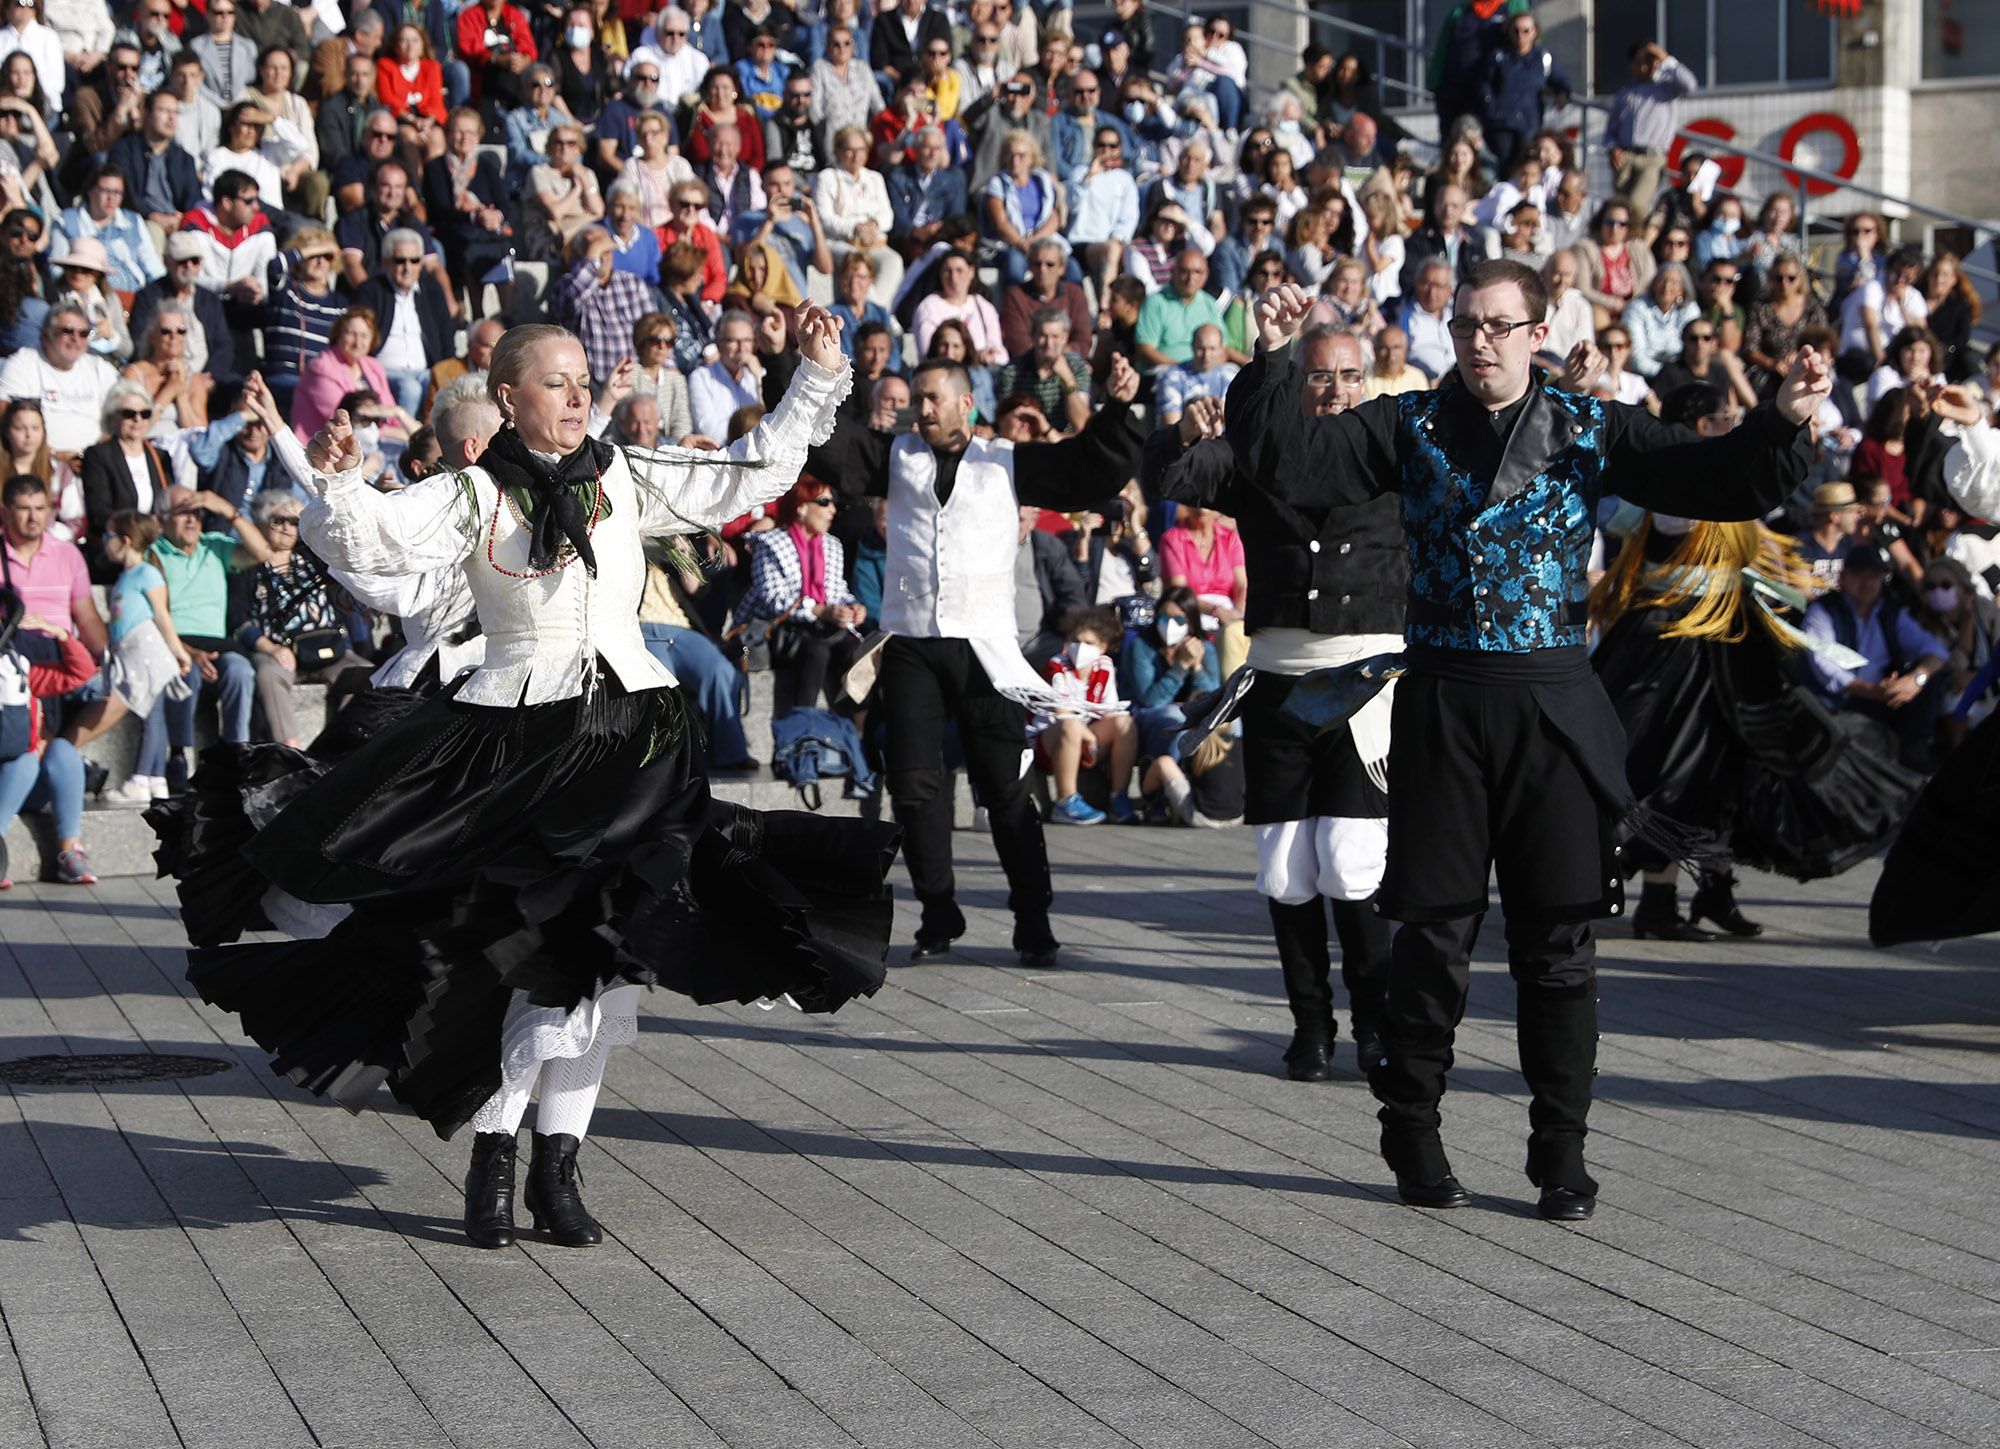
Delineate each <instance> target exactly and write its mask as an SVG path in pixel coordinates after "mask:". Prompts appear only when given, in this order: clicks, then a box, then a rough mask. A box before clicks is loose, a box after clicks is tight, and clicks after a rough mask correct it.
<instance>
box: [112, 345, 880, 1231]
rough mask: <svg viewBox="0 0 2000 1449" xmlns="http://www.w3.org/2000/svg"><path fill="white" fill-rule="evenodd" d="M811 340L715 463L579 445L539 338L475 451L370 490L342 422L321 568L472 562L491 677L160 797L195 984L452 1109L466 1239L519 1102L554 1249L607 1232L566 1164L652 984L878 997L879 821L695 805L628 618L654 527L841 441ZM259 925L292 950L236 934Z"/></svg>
mask: <svg viewBox="0 0 2000 1449" xmlns="http://www.w3.org/2000/svg"><path fill="white" fill-rule="evenodd" d="M799 334H800V348H801V352H802V354H803V357H804V361H803V363H802V364H801V366H800V367H799V369H798V372H797V375H796V376H795V378H794V380H793V382H792V385H791V387H790V389H789V390H788V391H787V392H786V394H785V397H784V398H783V400H782V401H781V402H780V403H779V404H778V406H777V407H776V408H775V409H774V410H773V411H772V412H771V414H770V415H769V416H768V417H766V418H765V419H764V420H763V421H762V422H761V423H760V424H759V425H758V426H757V427H756V429H755V430H753V431H752V432H751V433H750V434H749V435H748V436H747V437H745V438H743V439H741V440H740V441H739V442H737V443H736V444H735V445H733V446H732V447H731V448H730V449H729V450H728V452H727V453H723V454H711V455H704V454H684V453H678V452H674V453H647V452H643V451H640V450H631V451H630V452H628V451H626V450H622V449H619V448H614V447H612V446H609V445H607V444H604V443H601V442H598V441H596V440H594V439H592V438H590V437H589V436H588V435H587V426H588V423H589V419H590V409H591V388H590V376H589V371H588V367H587V364H586V362H585V359H584V353H583V348H582V346H581V345H580V344H579V343H578V342H577V340H576V339H575V338H574V337H572V336H571V335H570V334H569V333H567V332H565V331H564V330H562V329H561V328H557V327H541V326H536V327H517V328H515V329H513V330H512V331H510V332H509V333H508V334H507V336H506V337H504V338H503V339H502V340H501V342H500V344H499V345H498V346H497V347H496V348H495V349H494V353H493V361H492V365H491V368H490V370H489V380H488V390H489V392H490V394H491V396H492V398H493V401H494V402H495V404H497V405H498V407H499V409H500V412H501V416H502V420H503V423H502V427H501V431H500V432H499V434H497V435H496V436H495V438H494V440H493V442H492V443H491V444H490V445H489V446H488V448H487V450H486V452H485V453H484V454H483V455H482V456H481V458H480V462H479V464H478V466H476V467H470V468H466V469H463V470H461V471H456V472H452V473H444V474H440V475H439V476H437V477H434V478H431V479H426V480H425V481H424V482H422V483H419V484H417V485H416V486H414V487H411V488H407V489H404V490H403V491H401V492H398V493H378V492H376V491H375V490H374V489H373V488H372V487H370V486H369V485H368V484H367V483H366V482H365V481H364V480H363V479H362V477H361V475H360V472H359V465H360V462H361V457H360V449H359V447H358V446H357V444H356V442H355V438H354V434H353V430H352V427H351V425H350V423H349V420H348V418H347V417H346V415H345V414H344V413H340V414H336V415H335V417H334V419H333V420H332V421H331V422H330V423H329V424H328V425H327V427H326V428H325V429H324V430H323V431H322V432H321V433H320V435H319V436H318V437H317V438H315V439H314V441H313V444H312V447H311V449H310V450H309V457H310V460H311V462H312V465H313V468H314V479H313V483H314V486H315V487H316V489H317V490H318V491H319V493H320V497H319V498H318V499H316V500H315V501H314V502H313V503H312V504H311V505H310V506H309V508H308V510H307V512H308V515H309V526H310V527H311V528H312V529H313V532H314V536H316V537H317V538H318V539H319V541H320V547H321V551H322V554H323V556H324V559H325V561H326V562H327V563H328V564H329V565H330V566H332V567H335V568H341V569H346V570H350V571H353V572H356V573H364V574H376V575H387V574H393V573H397V572H408V573H427V572H437V571H444V570H450V569H462V570H463V572H464V575H465V578H466V582H467V584H468V586H469V587H470V590H471V593H472V597H473V601H474V603H475V605H476V607H477V610H478V618H479V624H480V626H481V630H482V632H483V633H484V634H485V636H486V655H485V662H484V664H483V665H482V666H481V667H480V668H479V669H478V670H476V671H474V672H473V673H471V674H469V675H467V676H465V677H464V678H463V679H462V680H460V681H458V682H456V683H455V684H453V685H452V686H450V687H448V688H446V689H445V690H443V691H442V692H440V693H439V694H437V695H436V696H434V697H433V698H431V699H429V700H427V701H426V702H424V703H423V704H422V705H420V706H419V707H418V708H416V709H415V710H413V711H412V712H410V713H409V714H408V715H406V716H405V717H403V718H401V719H399V720H396V721H394V722H393V723H391V724H389V725H388V726H387V727H386V728H384V729H383V730H382V731H381V732H380V733H379V734H377V735H375V736H374V737H373V738H371V739H369V740H368V741H367V742H366V743H365V744H363V745H361V747H360V748H359V749H357V750H356V751H355V752H354V753H352V754H350V755H348V756H347V757H346V758H345V759H343V760H341V761H340V762H339V763H338V764H336V765H334V766H332V767H331V768H330V769H329V768H327V767H326V766H325V765H323V764H319V763H316V762H314V761H312V760H310V759H308V758H307V757H306V756H305V755H303V754H300V753H299V752H297V751H293V750H287V749H285V748H283V747H282V746H275V745H262V746H254V745H253V746H248V747H236V748H228V747H222V748H218V749H216V750H212V751H210V752H209V753H208V755H206V756H205V757H204V760H203V767H202V770H201V772H200V774H198V775H197V777H196V780H195V788H194V790H193V791H192V792H191V794H190V795H188V796H186V797H183V798H182V799H181V800H179V801H175V802H173V803H172V804H170V805H167V806H164V807H161V808H158V809H156V810H154V811H152V812H149V814H148V819H149V820H150V821H152V822H153V824H154V827H155V829H156V831H157V832H158V833H159V836H160V849H159V852H158V859H159V862H160V865H161V869H162V873H163V874H172V875H174V876H175V877H177V878H178V880H179V886H180V896H181V903H182V915H183V919H184V921H185V924H186V926H187V930H188V936H189V939H190V941H191V942H192V943H193V945H194V946H195V948H196V949H195V950H194V951H193V952H192V953H191V957H190V965H189V973H188V975H189V979H190V981H192V982H193V983H194V984H195V986H196V987H197V988H198V989H199V990H200V992H201V993H202V996H203V997H204V998H205V999H206V1000H208V1001H210V1002H212V1003H214V1004H216V1005H218V1006H221V1007H223V1008H225V1009H227V1010H230V1011H234V1012H237V1013H238V1014H239V1015H240V1016H241V1018H242V1020H243V1024H244V1028H245V1030H246V1031H248V1032H249V1033H250V1035H251V1036H252V1037H254V1038H255V1039H256V1040H257V1041H258V1043H259V1044H260V1045H262V1046H264V1047H265V1048H266V1049H267V1050H269V1051H270V1052H271V1053H272V1054H273V1058H274V1062H273V1065H274V1066H275V1067H276V1068H277V1069H278V1070H280V1071H283V1072H285V1073H286V1074H287V1075H289V1076H290V1077H291V1078H292V1079H293V1080H294V1081H296V1082H298V1083H299V1084H300V1085H302V1086H305V1087H307V1088H309V1089H310V1090H312V1091H314V1092H317V1093H322V1094H325V1095H328V1096H331V1097H333V1098H334V1099H335V1100H337V1101H339V1102H341V1103H342V1104H343V1105H345V1106H347V1107H349V1108H350V1109H354V1110H358V1109H359V1108H360V1107H361V1106H362V1105H363V1104H365V1103H366V1101H367V1099H368V1098H369V1096H370V1095H371V1094H372V1093H373V1091H374V1089H375V1088H376V1087H377V1086H378V1085H380V1084H383V1083H385V1082H386V1083H387V1085H388V1086H389V1089H390V1091H391V1092H392V1093H393V1094H394V1095H395V1096H396V1097H397V1099H398V1100H400V1101H401V1102H403V1103H404V1104H406V1105H407V1106H409V1107H410V1108H411V1109H412V1110H413V1111H415V1112H416V1113H418V1115H420V1116H422V1117H423V1118H424V1119H425V1120H426V1121H428V1122H429V1123H431V1125H432V1126H433V1127H434V1128H435V1129H436V1130H437V1132H438V1133H439V1135H441V1136H446V1137H448V1136H450V1135H451V1134H452V1133H453V1132H455V1131H456V1130H457V1129H458V1128H459V1127H461V1126H463V1125H465V1124H466V1123H467V1122H470V1123H471V1124H472V1125H473V1128H474V1130H475V1133H476V1135H475V1137H474V1140H473V1148H472V1166H471V1170H470V1172H469V1174H468V1176H467V1179H466V1216H465V1225H466V1233H467V1236H468V1237H469V1238H470V1239H471V1240H472V1241H473V1242H474V1243H475V1244H477V1245H479V1246H481V1247H504V1246H506V1245H508V1244H509V1243H511V1242H512V1241H513V1240H514V1222H513V1188H514V1165H515V1156H514V1154H515V1136H516V1132H517V1130H518V1128H519V1125H520V1122H521V1119H522V1117H523V1116H524V1114H525V1112H526V1109H527V1105H528V1101H529V1098H530V1096H531V1095H532V1094H534V1093H535V1092H536V1091H537V1089H539V1094H540V1106H539V1109H538V1116H537V1122H536V1131H535V1134H534V1156H533V1159H532V1161H531V1163H530V1165H529V1180H528V1187H527V1204H528V1209H529V1211H530V1213H532V1214H533V1216H534V1219H535V1223H536V1226H537V1227H538V1228H541V1229H543V1230H545V1231H546V1232H547V1233H548V1235H549V1236H550V1238H551V1239H552V1240H553V1241H555V1242H558V1243H563V1244H570V1245H582V1244H588V1243H595V1242H597V1241H599V1240H600V1238H601V1230H600V1229H599V1227H598V1225H597V1223H596V1222H595V1221H594V1220H593V1219H592V1218H591V1216H590V1214H589V1213H588V1212H587V1211H586V1210H585V1209H584V1206H583V1203H582V1199H581V1197H580V1195H579V1193H578V1187H579V1180H578V1176H577V1170H576V1153H577V1148H578V1146H579V1143H580V1141H581V1139H582V1137H583V1136H584V1133H585V1131H586V1130H587V1128H588V1124H589V1121H590V1114H591V1110H592V1108H593V1107H594V1105H595V1103H596V1098H597V1093H598V1085H599V1083H600V1082H601V1080H602V1078H603V1073H604V1065H605V1058H606V1056H607V1054H608V1053H609V1051H610V1049H611V1048H612V1047H613V1046H615V1045H617V1044H618V1043H620V1042H625V1041H630V1040H632V1038H633V1037H634V1035H635V1034H636V1030H637V1022H636V1010H637V1000H638V994H639V992H640V990H641V989H642V988H643V987H645V986H650V985H657V986H664V987H667V988H668V989H671V990H674V991H679V992H681V993H683V994H685V995H687V996H690V997H692V998H694V999H695V1000H697V1001H700V1002H719V1001H739V1002H751V1001H757V1000H762V999H768V998H777V997H789V998H790V999H791V1000H792V1001H793V1002H794V1003H795V1004H797V1005H799V1006H801V1007H803V1008H804V1009H806V1010H809V1011H831V1010H833V1009H835V1008H837V1007H838V1006H840V1005H841V1004H842V1003H843V1002H845V1001H846V1000H848V999H849V998H850V997H852V996H854V995H856V994H865V993H869V992H872V991H874V990H875V989H876V988H877V987H878V986H879V985H880V984H881V980H882V958H883V953H884V951H885V949H886V945H887V941H888V935H889V926H890V902H889V893H888V888H887V886H886V885H885V884H884V880H885V877H886V875H887V872H888V870H889V867H890V864H891V862H892V860H893V857H894V851H895V833H894V830H893V828H892V827H887V826H881V825H876V824H872V823H868V822H861V821H837V820H836V821H829V820H820V819H817V818H815V817H810V816H804V815H799V814H795V813H790V812H786V813H774V814H770V815H764V814H759V813H758V812H755V811H750V810H743V809H738V808H735V807H732V806H729V805H726V804H723V803H722V802H719V801H715V800H712V799H711V798H710V796H709V793H708V784H707V780H706V778H705V776H704V774H703V768H702V758H701V750H700V746H699V743H698V742H697V740H696V739H695V738H694V736H693V734H692V733H691V731H690V728H689V717H688V714H687V712H686V710H685V708H684V706H683V704H682V702H681V695H680V693H679V691H678V690H677V689H675V688H674V687H673V686H674V682H675V681H674V679H673V676H672V675H671V674H669V673H668V672H667V671H666V669H665V668H663V667H662V666H661V665H660V664H659V663H657V662H656V661H655V660H654V658H653V656H652V655H651V654H650V653H648V652H647V650H646V647H645V643H644V641H643V640H642V639H641V638H640V633H639V625H638V607H639V596H640V592H641V589H642V587H643V584H644V580H645V560H644V557H643V554H642V551H641V541H642V539H644V538H645V537H648V536H659V535H667V534H679V533H688V532H692V531H694V530H696V529H700V528H705V527H711V526H714V525H716V524H719V523H721V522H723V521H724V520H726V519H729V518H732V517H734V516H736V515H737V514H740V513H742V512H745V511H747V510H748V509H749V508H750V507H751V506H752V505H754V504H757V503H762V502H768V501H770V500H772V499H774V498H776V497H778V496H779V495H781V494H782V493H784V492H785V490H786V489H788V488H789V487H791V486H792V484H793V483H794V482H795V481H796V480H797V478H798V474H799V468H800V465H801V463H802V461H803V459H804V457H805V453H806V449H807V447H808V446H810V445H811V444H812V443H813V442H814V441H816V440H820V441H823V440H824V438H825V436H826V435H827V433H828V432H829V431H830V430H831V427H832V423H833V416H834V410H835V408H836V407H837V406H838V405H839V403H840V401H841V399H842V398H843V397H844V396H845V395H846V393H847V390H848V386H849V382H850V377H851V373H850V369H849V367H848V364H847V363H846V361H845V359H844V358H843V357H842V355H841V351H840V342H839V337H840V324H839V323H838V322H837V321H836V320H834V319H833V318H831V317H830V316H828V315H827V314H826V313H825V312H824V311H822V310H821V309H819V308H817V307H808V308H806V309H805V310H804V312H803V313H802V315H801V322H800V328H799ZM272 926H276V927H278V928H279V929H281V930H284V931H286V932H287V933H288V934H290V935H291V936H292V937H293V939H291V940H283V941H276V942H271V943H243V942H239V941H238V938H239V937H240V936H241V935H242V933H243V932H244V931H246V930H256V929H266V928H269V927H272ZM231 943H235V944H231Z"/></svg>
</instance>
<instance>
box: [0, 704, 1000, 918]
mask: <svg viewBox="0 0 2000 1449" xmlns="http://www.w3.org/2000/svg"><path fill="white" fill-rule="evenodd" d="M747 678H748V684H749V694H748V700H747V705H746V708H745V709H744V712H743V728H744V733H745V735H746V737H747V738H748V739H749V741H750V753H751V755H752V756H754V757H755V758H756V759H757V760H758V761H759V762H760V764H759V768H758V769H757V770H756V771H755V772H754V773H749V772H738V773H728V772H719V773H717V774H716V775H715V776H713V777H712V779H711V780H710V784H709V788H710V789H711V790H712V791H713V792H714V794H715V796H716V798H718V799H721V800H729V801H733V802H735V803H737V804H740V805H747V806H750V807H752V808H753V809H757V810H801V809H804V808H805V806H804V803H803V802H802V801H801V800H800V798H799V794H798V792H797V791H796V790H794V789H793V788H792V787H791V786H790V785H788V784H786V783H785V782H784V781H782V780H779V779H777V778H775V777H774V776H773V775H772V774H771V771H770V766H769V763H768V762H769V760H770V757H771V676H770V675H769V674H768V673H763V672H759V673H754V674H751V675H749V676H747ZM295 706H296V708H297V710H298V717H299V728H300V729H301V730H302V731H303V732H304V734H305V737H306V738H307V739H311V738H312V737H313V736H314V735H316V734H318V733H319V731H320V729H321V727H322V726H323V724H324V723H325V718H326V697H325V691H324V690H322V689H320V688H319V687H317V686H315V685H301V686H300V687H299V689H298V693H297V696H296V698H295ZM201 736H202V738H201V743H202V744H203V745H207V744H210V743H212V742H213V741H214V739H215V733H214V728H213V719H212V717H211V716H210V715H209V713H208V712H206V711H204V715H203V723H202V727H201ZM138 748H139V722H138V721H137V720H134V719H131V718H129V717H128V718H127V719H125V720H123V721H121V722H120V723H119V725H118V726H117V728H115V729H113V730H111V731H110V732H109V733H107V734H105V735H104V736H103V737H101V738H100V739H97V740H94V741H93V742H92V743H91V744H90V745H89V746H88V747H87V748H86V749H85V750H84V752H83V753H84V757H85V758H86V759H88V760H92V761H95V762H96V763H98V764H101V765H103V766H104V767H105V769H106V770H108V771H109V772H110V779H109V781H108V783H107V788H109V787H110V786H115V785H118V784H121V783H123V781H124V780H125V778H126V776H127V775H129V774H130V773H131V767H132V761H133V759H134V758H135V757H136V755H137V752H138ZM821 807H822V808H821V813H822V814H826V815H839V816H858V815H861V814H862V813H864V810H865V811H866V813H868V814H870V815H873V814H874V813H875V811H876V809H877V808H883V809H886V806H882V805H881V803H880V802H879V801H876V800H847V799H843V798H842V797H841V795H840V787H839V784H838V782H834V783H833V784H831V785H830V786H829V787H828V788H827V790H826V791H825V792H824V798H823V800H822V802H821ZM972 810H973V807H972V794H971V791H970V789H969V788H968V787H967V786H966V785H965V783H964V781H963V779H962V778H961V779H960V780H959V781H958V788H957V811H956V814H957V819H958V824H959V827H960V828H961V829H964V828H967V827H969V826H970V825H971V824H972ZM4 839H5V843H6V848H7V858H8V861H9V862H10V865H9V871H10V873H11V874H12V876H13V877H14V879H16V880H22V881H26V880H36V879H40V880H53V879H54V871H55V837H54V832H53V829H52V827H51V823H50V819H49V816H48V814H47V812H45V811H39V812H35V813H33V814H29V815H24V816H22V817H21V818H19V819H17V820H16V821H15V822H14V823H13V824H12V825H10V826H8V827H7V831H6V835H5V837H4ZM83 842H84V848H85V849H86V850H87V851H88V852H89V854H90V863H91V868H92V869H93V870H95V871H96V873H97V874H98V875H99V876H102V877H111V876H130V875H152V874H153V873H154V866H153V832H152V831H151V830H150V829H149V828H148V827H147V825H146V822H145V821H144V820H143V819H141V818H140V811H139V810H137V809H134V808H131V807H118V806H106V805H100V804H98V803H97V801H96V800H95V799H94V798H89V797H87V798H86V800H85V805H84V814H83Z"/></svg>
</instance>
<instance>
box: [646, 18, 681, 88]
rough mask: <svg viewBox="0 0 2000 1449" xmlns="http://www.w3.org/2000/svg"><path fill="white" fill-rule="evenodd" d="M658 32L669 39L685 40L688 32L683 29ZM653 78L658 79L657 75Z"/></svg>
mask: <svg viewBox="0 0 2000 1449" xmlns="http://www.w3.org/2000/svg"><path fill="white" fill-rule="evenodd" d="M660 33H661V34H662V35H664V36H666V38H667V39H669V40H686V39H687V38H688V33H687V32H686V31H685V30H663V31H661V32H660ZM653 79H654V80H658V79H659V77H658V76H654V77H653Z"/></svg>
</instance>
